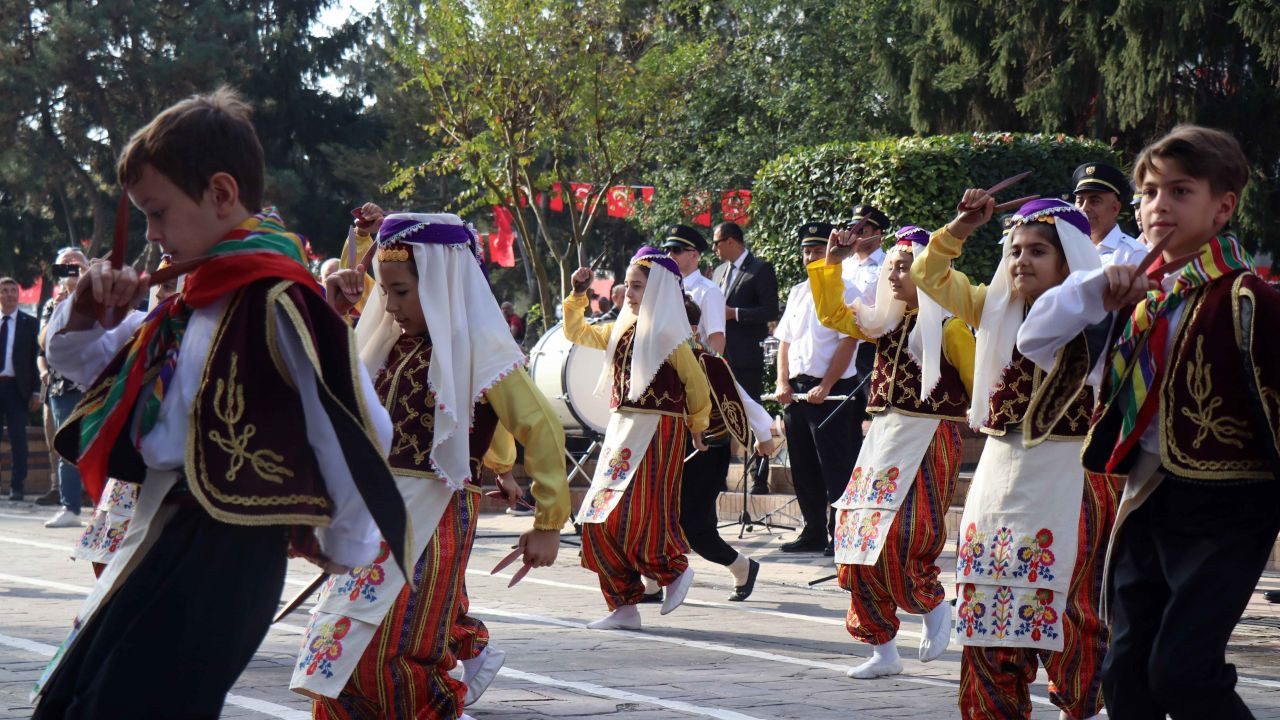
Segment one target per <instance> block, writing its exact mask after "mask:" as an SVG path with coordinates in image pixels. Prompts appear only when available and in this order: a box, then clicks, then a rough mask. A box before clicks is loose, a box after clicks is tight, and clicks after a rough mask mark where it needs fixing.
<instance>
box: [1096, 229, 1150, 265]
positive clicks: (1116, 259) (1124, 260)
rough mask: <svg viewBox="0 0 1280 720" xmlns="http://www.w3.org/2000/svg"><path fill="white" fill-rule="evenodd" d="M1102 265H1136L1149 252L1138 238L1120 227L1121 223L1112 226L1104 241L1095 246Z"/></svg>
mask: <svg viewBox="0 0 1280 720" xmlns="http://www.w3.org/2000/svg"><path fill="white" fill-rule="evenodd" d="M1094 247H1095V248H1097V250H1098V257H1101V258H1102V265H1103V266H1104V267H1105V266H1107V265H1135V264H1137V263H1138V262H1139V261H1141V260H1142V256H1144V255H1146V254H1147V249H1146V248H1145V247H1143V245H1142V243H1141V242H1139V241H1138V239H1137V238H1133V237H1129V236H1128V235H1126V234H1125V233H1124V231H1122V230H1121V229H1120V224H1119V223H1116V224H1115V225H1113V226H1111V232H1109V233H1107V236H1106V237H1104V238H1102V242H1100V243H1098V244H1097V245H1095V246H1094Z"/></svg>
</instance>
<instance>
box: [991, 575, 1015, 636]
mask: <svg viewBox="0 0 1280 720" xmlns="http://www.w3.org/2000/svg"><path fill="white" fill-rule="evenodd" d="M1012 623H1013V590H1011V589H1010V588H1009V586H1008V585H999V586H997V587H996V595H995V597H994V598H992V604H991V634H992V635H994V636H995V637H997V638H1000V639H1004V638H1006V637H1008V636H1009V630H1010V629H1011V627H1012Z"/></svg>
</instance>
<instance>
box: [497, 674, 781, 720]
mask: <svg viewBox="0 0 1280 720" xmlns="http://www.w3.org/2000/svg"><path fill="white" fill-rule="evenodd" d="M498 674H499V675H501V676H503V677H509V678H511V679H513V680H524V681H525V682H531V683H537V684H538V685H547V686H549V687H558V688H564V689H566V690H576V691H578V692H580V693H586V694H587V695H596V696H598V697H604V698H609V699H610V700H622V701H624V702H636V703H644V704H646V705H657V706H658V707H661V708H666V709H668V710H675V711H677V712H683V713H689V714H690V715H701V716H703V717H709V718H716V720H761V718H757V717H755V716H753V715H744V714H742V713H740V712H735V711H733V710H721V709H720V708H709V707H702V706H701V705H694V704H692V703H687V702H683V701H681V700H663V699H662V698H657V697H653V696H652V695H641V694H639V693H633V692H630V691H627V690H619V689H617V688H611V687H608V686H605V685H596V684H595V683H589V682H578V681H576V680H559V679H557V678H553V677H547V676H546V675H538V674H537V673H531V672H525V671H523V670H516V669H513V668H508V667H504V668H502V669H501V670H499V671H498Z"/></svg>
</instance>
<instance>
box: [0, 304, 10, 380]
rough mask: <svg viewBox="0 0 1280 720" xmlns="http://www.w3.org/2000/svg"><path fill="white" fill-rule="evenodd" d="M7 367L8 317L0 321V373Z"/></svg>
mask: <svg viewBox="0 0 1280 720" xmlns="http://www.w3.org/2000/svg"><path fill="white" fill-rule="evenodd" d="M8 367H9V316H8V315H5V316H4V320H0V372H4V371H5V370H6V369H8Z"/></svg>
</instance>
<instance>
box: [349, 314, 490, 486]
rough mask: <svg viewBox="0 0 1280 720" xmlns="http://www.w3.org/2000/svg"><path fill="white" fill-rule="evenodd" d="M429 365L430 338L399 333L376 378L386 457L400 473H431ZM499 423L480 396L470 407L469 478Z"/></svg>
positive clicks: (432, 433)
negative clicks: (387, 419) (387, 428)
mask: <svg viewBox="0 0 1280 720" xmlns="http://www.w3.org/2000/svg"><path fill="white" fill-rule="evenodd" d="M430 368H431V340H430V338H428V337H408V336H406V337H401V338H400V339H399V340H397V341H396V344H395V345H393V346H391V350H390V352H388V353H387V361H386V363H385V364H384V365H383V366H382V369H381V370H379V371H378V376H377V378H376V379H375V380H374V388H375V389H376V390H377V391H378V398H379V399H381V400H382V404H383V406H384V407H386V408H387V412H388V413H389V414H390V415H391V425H392V428H393V429H392V436H391V454H390V456H389V457H388V459H387V461H388V463H389V464H390V465H391V468H392V470H394V471H395V472H396V474H398V475H408V476H418V477H435V471H433V470H432V469H431V463H430V462H429V458H430V457H431V444H432V441H433V440H434V437H435V397H434V396H433V395H432V394H431V390H430V388H429V387H428V385H427V372H428V371H429V370H430ZM497 426H498V415H497V413H495V412H494V411H493V408H492V407H491V406H490V405H489V401H488V400H487V399H485V398H484V397H481V399H480V401H479V402H477V403H476V405H475V409H474V411H473V415H472V422H471V433H470V436H469V438H470V454H471V480H472V481H473V482H474V481H475V480H476V479H477V478H479V476H480V461H481V460H482V459H483V458H484V454H485V451H486V450H488V449H489V443H490V442H492V440H493V431H494V429H495V428H497Z"/></svg>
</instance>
